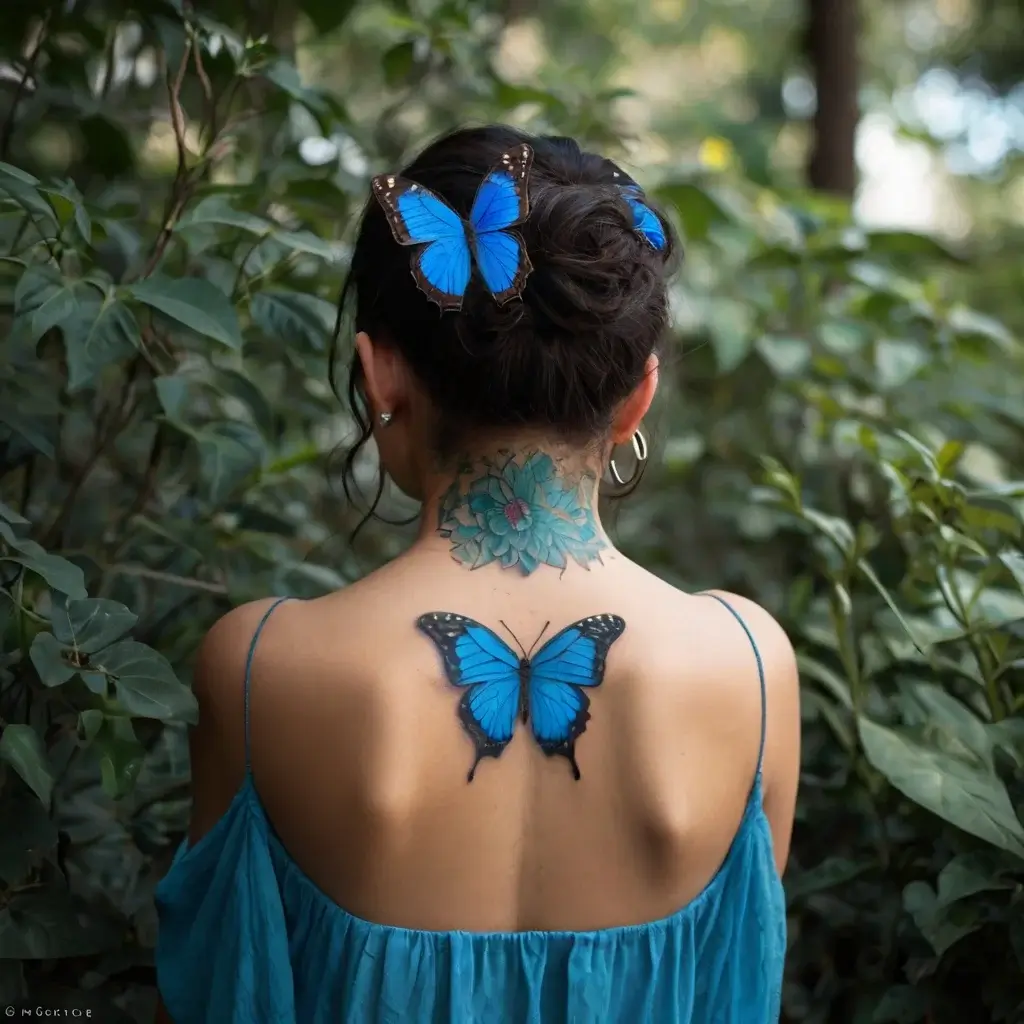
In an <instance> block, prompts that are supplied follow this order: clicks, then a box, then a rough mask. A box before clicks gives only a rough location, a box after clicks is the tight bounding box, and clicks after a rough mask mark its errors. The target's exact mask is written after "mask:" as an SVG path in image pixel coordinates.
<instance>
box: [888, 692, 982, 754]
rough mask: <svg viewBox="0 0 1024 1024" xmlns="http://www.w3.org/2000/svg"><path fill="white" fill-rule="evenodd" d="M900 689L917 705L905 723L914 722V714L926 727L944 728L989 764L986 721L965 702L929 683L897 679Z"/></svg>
mask: <svg viewBox="0 0 1024 1024" xmlns="http://www.w3.org/2000/svg"><path fill="white" fill-rule="evenodd" d="M900 690H901V692H902V693H903V694H904V696H905V698H907V699H908V702H909V701H912V702H913V703H914V704H916V705H917V707H918V708H919V709H920V712H919V713H918V714H917V715H916V716H915V715H914V714H913V712H911V713H910V714H908V715H907V721H908V724H917V723H915V722H914V721H913V719H914V718H915V717H916V718H917V719H918V721H919V724H921V725H923V726H925V727H926V728H931V729H936V728H938V729H944V730H946V732H948V733H949V735H950V736H953V737H954V738H955V739H956V740H957V741H958V742H959V743H960V744H962V745H963V747H964V748H965V750H967V751H969V752H970V754H971V755H973V756H974V757H976V758H977V759H978V760H979V761H981V762H984V763H985V764H987V765H989V766H990V767H991V765H992V738H991V736H990V735H989V732H988V728H987V726H986V723H985V722H983V721H982V720H981V719H980V718H979V717H978V716H977V715H976V714H974V712H973V711H971V710H970V708H968V707H967V705H966V704H964V703H962V702H961V701H959V700H957V699H956V697H954V696H953V695H952V694H950V693H947V692H946V691H945V690H943V689H942V688H941V687H940V686H936V685H934V684H933V683H923V682H901V684H900Z"/></svg>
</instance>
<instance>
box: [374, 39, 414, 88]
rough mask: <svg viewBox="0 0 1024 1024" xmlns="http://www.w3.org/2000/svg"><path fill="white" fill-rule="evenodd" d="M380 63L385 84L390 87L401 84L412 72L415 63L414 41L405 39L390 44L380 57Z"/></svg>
mask: <svg viewBox="0 0 1024 1024" xmlns="http://www.w3.org/2000/svg"><path fill="white" fill-rule="evenodd" d="M380 64H381V68H382V69H383V71H384V81H385V82H386V83H387V85H388V86H389V87H390V88H392V89H394V88H396V87H397V86H399V85H401V84H402V83H403V82H405V81H406V80H407V79H408V77H409V76H410V75H411V74H412V69H413V67H415V64H416V44H415V41H414V40H411V39H407V40H405V41H404V42H401V43H397V44H396V45H395V46H392V47H391V49H390V50H388V51H387V52H386V53H385V54H384V56H383V57H382V58H381V62H380Z"/></svg>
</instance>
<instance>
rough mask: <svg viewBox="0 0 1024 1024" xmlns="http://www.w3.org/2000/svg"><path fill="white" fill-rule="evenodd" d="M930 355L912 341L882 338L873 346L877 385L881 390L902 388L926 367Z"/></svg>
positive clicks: (921, 346)
mask: <svg viewBox="0 0 1024 1024" xmlns="http://www.w3.org/2000/svg"><path fill="white" fill-rule="evenodd" d="M930 359H931V354H930V353H929V352H928V350H927V349H926V348H925V347H924V346H923V345H919V344H917V342H914V341H900V340H898V339H892V338H883V339H881V340H880V341H878V342H877V343H876V345H875V368H876V369H877V371H878V385H879V387H880V388H882V389H883V390H887V389H889V388H898V387H902V386H903V385H904V384H906V383H907V381H909V380H911V379H912V378H914V377H915V376H916V375H917V374H918V373H919V372H920V371H921V370H922V369H923V368H924V367H925V366H927V365H928V362H929V360H930Z"/></svg>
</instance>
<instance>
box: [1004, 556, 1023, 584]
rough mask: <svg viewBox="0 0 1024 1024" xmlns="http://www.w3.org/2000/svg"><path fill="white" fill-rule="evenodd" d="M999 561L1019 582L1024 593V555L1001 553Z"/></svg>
mask: <svg viewBox="0 0 1024 1024" xmlns="http://www.w3.org/2000/svg"><path fill="white" fill-rule="evenodd" d="M999 561H1000V562H1002V563H1003V565H1005V566H1006V568H1007V569H1009V570H1010V572H1011V573H1012V574H1013V578H1014V579H1015V580H1016V581H1017V586H1018V587H1020V589H1021V592H1022V593H1024V554H1021V553H1020V552H1019V551H1001V552H1000V553H999Z"/></svg>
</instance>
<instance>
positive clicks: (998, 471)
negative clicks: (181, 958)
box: [0, 0, 1024, 1024]
mask: <svg viewBox="0 0 1024 1024" xmlns="http://www.w3.org/2000/svg"><path fill="white" fill-rule="evenodd" d="M328 6H330V10H331V11H332V12H334V13H333V16H334V17H335V19H336V21H340V19H341V18H342V17H343V16H344V14H345V13H346V12H347V10H348V7H346V6H345V5H337V9H336V10H335V5H321V4H317V3H314V2H312V0H308V2H307V3H306V4H305V5H304V7H305V8H307V13H309V14H310V15H312V16H313V17H314V19H316V18H317V17H318V15H317V12H319V16H321V17H326V14H325V12H326V11H327V8H328ZM221 7H222V8H223V10H221V11H219V12H218V13H219V14H220V16H221V17H223V18H224V20H225V21H226V22H232V24H233V18H232V16H231V10H232V9H231V5H230V4H227V3H224V4H222V5H221ZM85 8H88V10H85ZM431 18H432V19H433V20H430V21H428V22H426V23H425V24H424V23H417V22H415V21H414V20H412V19H411V16H410V19H409V20H408V22H407V23H401V22H400V21H397V20H392V21H387V24H382V20H381V18H380V17H378V16H377V15H375V14H373V13H372V12H371V13H370V14H368V15H367V19H368V20H367V21H366V22H365V23H360V24H359V25H356V26H355V27H353V28H352V30H351V32H352V36H353V38H355V39H356V40H357V42H358V47H354V49H358V51H359V58H358V59H359V60H361V61H362V62H363V63H364V64H365V63H366V62H367V61H369V60H370V56H372V58H373V61H375V62H376V67H377V69H378V78H377V79H376V80H373V81H371V83H370V85H369V86H367V91H368V92H372V91H373V90H374V89H380V88H381V87H382V86H381V83H382V81H383V82H384V83H385V84H387V86H388V88H390V89H391V90H397V91H399V92H400V91H401V90H403V89H404V90H406V94H408V92H409V91H411V90H418V91H419V92H420V93H424V94H426V95H428V97H429V100H430V102H431V103H433V104H434V107H433V109H434V110H435V112H436V111H437V110H443V109H444V107H445V105H446V104H448V103H450V98H451V95H452V94H453V92H457V91H458V90H459V89H460V88H462V87H464V86H465V84H466V83H467V82H472V83H475V85H474V90H475V91H471V92H470V93H469V95H470V96H471V99H470V100H468V101H467V102H466V104H465V110H466V113H467V116H468V115H470V114H472V113H479V112H481V111H484V112H485V113H486V115H487V116H489V117H491V118H492V119H497V118H501V117H503V116H505V115H506V114H507V113H508V111H509V110H512V109H514V108H516V107H518V106H519V105H520V104H521V103H523V102H525V101H527V100H529V101H531V102H536V103H539V104H540V105H541V107H542V109H543V110H544V111H545V112H546V113H545V114H544V117H545V118H547V121H546V124H548V125H549V126H550V125H554V126H555V127H560V128H561V129H562V130H566V131H580V130H581V125H585V124H593V123H594V122H595V117H594V111H593V105H592V104H589V105H586V106H585V107H582V106H580V107H572V106H571V104H568V103H567V102H566V101H564V99H563V98H559V97H553V96H550V97H548V98H547V99H546V100H545V94H543V93H541V92H540V90H535V91H534V92H532V93H530V95H529V96H527V95H525V94H524V91H523V90H521V89H520V90H519V91H518V92H517V91H516V89H515V88H513V87H511V86H508V85H507V84H506V83H502V82H501V81H500V80H497V79H495V78H494V76H493V73H491V74H490V77H486V79H485V80H483V79H481V72H480V68H481V67H482V66H484V65H485V64H486V59H485V58H486V48H487V46H488V45H489V43H490V37H488V36H487V35H486V34H485V33H484V32H483V31H482V30H481V29H480V28H479V26H478V25H477V23H475V22H474V21H473V19H472V18H470V17H468V16H467V15H466V14H465V13H464V11H463V8H461V7H459V6H458V5H455V6H444V5H442V6H441V7H439V8H437V10H436V11H435V12H434V14H432V15H431ZM5 19H7V20H6V21H5V25H4V28H3V30H2V33H0V48H2V49H3V52H4V54H5V55H6V56H7V57H8V58H9V59H12V60H13V61H14V63H15V65H16V66H17V67H19V68H20V69H21V70H22V72H23V76H22V80H23V81H22V84H18V87H17V91H16V94H15V95H16V100H17V102H16V103H15V104H14V105H13V109H12V110H11V112H10V113H9V114H8V117H7V119H6V121H5V122H4V124H3V126H2V127H0V155H2V156H3V157H4V158H5V160H7V161H9V162H4V163H2V164H0V323H2V324H3V331H2V334H3V340H2V342H0V356H2V358H0V452H2V455H0V595H2V598H3V600H2V601H0V729H2V732H0V822H2V823H3V824H2V826H0V1003H8V1002H12V1001H13V1000H15V999H17V998H19V997H26V996H31V997H32V998H34V999H41V998H44V997H45V998H47V999H49V1000H56V999H61V998H64V999H67V1000H68V1005H71V1006H78V1007H80V1006H82V1001H83V999H85V998H89V999H92V1000H94V1002H93V1004H92V1005H94V1006H96V1007H101V1008H102V1009H103V1013H104V1016H102V1017H101V1019H103V1020H115V1019H124V1020H147V1019H150V1017H151V1014H152V1005H153V999H154V994H153V973H152V947H153V942H154V934H155V919H154V913H153V907H152V892H153V886H154V884H155V882H156V880H157V879H158V878H159V877H160V876H161V875H162V874H163V872H164V871H165V870H166V867H167V865H168V863H169V861H170V857H171V856H172V855H173V851H174V848H175V846H176V844H177V842H178V841H179V840H180V838H181V836H182V834H183V832H184V829H185V827H186V823H187V813H188V803H187V779H188V768H187V751H186V747H185V742H184V732H185V725H186V724H187V723H188V722H190V721H193V720H194V717H195V703H194V700H193V698H192V696H191V693H190V691H189V689H188V686H187V685H186V683H187V679H188V671H189V658H190V656H191V653H192V651H193V650H194V649H195V647H196V645H197V643H198V640H199V638H200V636H201V634H202V632H203V631H204V630H205V629H206V628H207V627H208V625H209V624H210V623H211V622H212V621H213V619H214V618H215V617H216V616H217V615H219V614H220V613H222V612H223V611H224V610H226V609H227V608H228V607H230V606H231V605H232V604H235V603H238V602H241V601H245V600H249V599H251V598H255V597H260V596H265V595H267V594H269V593H291V594H293V595H295V596H299V597H305V596H312V595H315V594H318V593H322V592H323V591H324V590H326V589H330V588H336V587H341V586H344V585H345V583H346V581H347V580H348V579H349V578H352V577H353V576H354V575H356V574H358V573H359V572H361V571H364V570H365V568H366V567H367V566H369V565H371V564H373V563H374V562H376V561H379V560H380V559H383V558H385V557H387V556H388V555H390V554H391V553H393V552H394V551H395V550H397V549H398V548H399V547H400V545H401V544H402V543H403V541H404V539H405V538H404V536H403V535H401V534H400V533H392V532H391V531H386V530H383V529H379V528H371V529H370V530H369V531H368V532H367V535H366V539H365V542H364V543H365V546H364V547H361V548H360V551H359V556H358V558H356V557H355V556H354V554H353V552H352V551H351V550H350V549H349V547H348V545H347V542H346V537H347V536H348V531H349V529H350V527H351V526H352V525H353V523H354V521H355V520H356V519H357V518H358V515H359V512H360V510H353V509H349V508H347V507H344V506H342V505H341V503H340V502H339V500H338V497H337V488H336V487H334V486H333V485H332V484H331V483H330V482H329V474H328V473H327V472H326V471H327V470H328V469H329V468H330V462H329V456H330V454H331V452H332V450H333V449H334V448H335V446H336V445H337V443H338V442H339V440H340V439H341V438H343V437H344V435H345V433H346V430H347V428H348V421H347V419H346V418H345V417H344V416H343V415H342V414H341V413H340V411H339V406H338V403H337V401H336V399H335V398H334V396H333V395H332V394H331V392H330V389H329V387H328V386H327V383H326V379H327V372H326V371H327V363H328V351H329V338H330V334H331V331H332V329H333V327H334V317H335V311H334V301H335V298H336V294H337V291H338V284H339V280H340V275H341V272H342V270H343V266H344V262H345V259H346V257H347V249H346V246H345V244H344V241H343V239H344V237H345V234H344V232H345V230H346V229H347V228H348V226H349V223H350V220H351V215H352V212H353V211H354V209H355V208H356V205H357V204H358V203H360V202H361V201H362V200H363V198H364V196H365V194H366V174H367V173H368V169H370V168H371V167H372V169H373V170H376V169H383V168H384V167H386V166H393V165H394V163H395V162H396V161H397V160H398V158H399V151H400V150H401V149H402V148H403V146H404V142H405V139H406V137H407V136H408V134H409V130H408V129H402V127H401V126H402V122H401V120H400V119H398V120H395V119H392V118H391V117H390V113H386V114H381V116H380V118H379V119H378V118H377V114H378V111H377V109H376V108H371V107H369V106H367V105H366V104H365V103H364V102H363V101H364V100H365V95H364V96H363V97H362V100H361V99H360V96H358V95H354V96H353V97H350V100H351V102H350V107H351V108H352V109H356V108H357V107H359V106H360V104H361V103H362V109H363V113H362V115H361V116H360V117H358V118H357V117H353V116H351V115H350V114H349V112H348V111H347V110H346V109H345V108H344V107H342V106H341V105H340V104H339V103H338V102H337V101H336V100H335V99H333V98H332V97H331V96H329V95H327V94H326V93H324V92H322V91H318V90H316V89H313V88H311V87H309V86H308V85H304V84H303V83H302V81H301V79H300V76H299V74H298V72H297V71H296V70H295V67H294V65H293V64H292V63H291V62H290V61H289V60H288V59H287V49H288V47H287V38H286V34H285V35H284V36H281V38H277V36H273V32H272V36H273V37H272V39H271V40H263V39H260V40H255V41H254V40H253V39H252V38H250V37H246V36H245V34H244V33H241V34H236V33H235V31H234V30H233V28H232V27H231V26H230V25H228V24H222V23H220V22H214V21H212V20H211V19H209V18H206V17H199V16H194V15H188V16H187V17H186V16H184V15H182V14H181V13H180V10H179V8H178V7H177V6H176V5H173V4H162V3H156V2H153V3H149V4H142V5H140V7H139V8H138V9H137V10H136V11H135V12H134V13H131V14H130V15H129V13H128V12H127V10H124V9H122V8H121V7H119V6H118V5H116V4H111V5H104V4H91V5H61V6H60V7H59V8H58V7H56V6H55V7H54V8H53V9H52V11H51V12H50V13H49V14H46V15H44V17H43V18H42V19H41V20H40V19H38V18H36V17H35V15H34V14H33V13H32V12H31V11H29V10H28V9H27V8H26V9H23V8H22V5H15V9H14V13H13V14H12V15H11V16H10V17H9V18H8V17H7V15H5ZM321 27H323V26H321ZM327 27H332V26H327ZM272 28H273V26H272ZM274 31H277V33H278V35H279V36H280V35H281V33H280V31H279V26H278V27H277V28H276V29H274ZM417 40H425V41H426V42H425V43H420V42H417ZM275 43H276V44H277V45H275ZM374 47H376V49H374ZM368 54H369V55H370V56H368ZM353 59H356V58H355V57H354V58H353ZM428 75H429V76H430V78H429V88H427V85H426V84H425V82H426V81H427V76H428ZM30 83H31V87H30ZM389 95H390V94H389ZM601 102H603V100H602V101H601ZM369 111H372V112H369ZM438 116H441V117H442V118H443V116H444V115H438ZM597 120H598V121H599V122H600V123H601V124H603V125H608V124H609V123H611V122H610V121H609V120H608V119H607V118H604V117H602V118H598V119H597ZM440 123H441V122H440V121H436V119H435V121H431V122H430V124H429V126H428V127H435V126H437V125H438V124H440ZM15 129H17V130H15ZM403 131H404V132H405V134H403ZM311 133H312V134H314V135H319V136H322V138H321V140H320V146H321V148H324V147H326V148H327V149H328V150H329V149H330V147H331V146H333V147H335V150H336V151H337V150H340V153H341V155H340V157H339V156H337V155H332V156H329V158H328V159H327V160H326V161H325V162H324V163H322V164H320V165H318V166H311V165H310V164H309V163H307V162H306V160H304V159H302V158H301V157H300V148H299V144H300V142H301V141H302V138H303V136H305V135H309V134H311ZM598 141H599V142H600V144H602V145H605V144H606V142H605V140H598ZM19 146H20V147H21V148H20V149H19V148H18V147H19ZM62 153H63V154H64V155H63V156H61V155H60V154H62ZM54 154H57V155H56V156H55V155H54ZM306 155H307V157H308V156H309V154H308V152H307V154H306ZM58 158H59V159H58ZM60 160H62V161H63V163H62V168H63V171H62V173H63V174H64V176H63V177H61V178H59V179H58V178H56V177H55V176H54V174H53V173H52V171H50V170H47V168H48V167H50V168H52V166H53V165H54V163H55V162H59V161H60ZM30 171H31V172H32V173H30ZM652 191H654V192H655V194H656V195H657V197H658V198H659V199H660V200H661V201H662V202H663V203H664V204H665V205H666V207H667V208H668V209H669V211H670V213H671V214H672V215H673V216H676V217H677V218H678V220H679V222H680V226H681V227H682V229H683V230H684V233H685V236H686V238H687V241H688V255H689V260H688V267H687V270H686V272H685V274H684V276H683V278H682V279H681V280H680V282H679V285H678V288H677V294H676V296H675V298H676V308H677V314H678V315H677V320H678V322H679V325H680V328H679V329H680V342H681V346H680V347H681V350H682V351H683V352H685V356H684V357H683V358H681V359H680V360H679V361H678V362H676V363H675V364H673V365H671V366H669V367H668V370H667V372H666V373H665V387H664V389H663V392H664V394H663V399H662V412H661V431H660V432H661V434H662V435H663V437H662V438H661V450H662V452H663V453H664V458H663V460H662V462H661V464H660V465H659V466H656V467H653V470H654V471H653V472H651V473H650V474H648V477H647V479H646V480H645V483H644V487H643V489H642V490H641V492H640V494H639V495H638V496H637V497H636V498H635V499H634V500H633V501H632V502H630V503H628V504H626V505H623V506H622V507H621V508H619V510H618V512H617V518H616V522H617V529H618V533H619V535H620V538H621V539H622V541H623V544H624V546H625V547H626V548H627V550H629V552H630V553H631V554H633V555H634V556H635V557H637V558H638V559H639V560H641V561H642V562H644V563H645V564H647V565H650V566H651V567H653V568H654V569H655V570H656V571H658V572H659V573H661V574H662V575H664V576H665V577H666V578H667V579H669V580H671V581H672V582H676V583H679V584H681V585H684V586H687V587H698V586H710V585H715V586H727V587H730V588H732V589H736V590H739V591H742V592H744V593H746V594H749V595H750V596H751V597H753V598H755V599H757V600H760V601H761V602H762V603H764V604H765V605H766V606H767V607H769V608H770V609H771V610H772V611H773V612H774V613H775V614H776V615H777V616H779V618H780V619H781V620H782V622H783V623H784V625H785V626H786V628H787V629H788V631H789V632H790V635H791V636H792V637H793V639H794V642H795V644H796V646H797V648H798V652H799V657H800V664H801V670H802V677H803V682H804V715H805V736H804V750H805V753H804V774H803V780H802V792H801V801H800V806H799V810H798V824H797V833H796V842H795V846H794V853H793V862H792V866H791V871H790V873H789V876H788V878H787V892H788V896H789V902H790V915H791V918H790V932H791V949H790V955H789V977H788V982H787V988H786V998H785V1003H786V1011H785V1012H786V1016H787V1019H788V1020H792V1021H805V1022H824V1021H828V1022H830V1024H831V1022H837V1024H838V1022H844V1021H850V1022H855V1021H856V1022H861V1021H874V1022H879V1024H884V1022H888V1021H893V1022H896V1021H902V1022H913V1021H929V1022H932V1024H940V1022H944V1021H956V1022H957V1024H959V1022H961V1021H963V1020H970V1021H972V1022H973V1021H982V1020H993V1021H1008V1022H1014V1021H1019V1020H1021V1019H1022V1017H1021V1008H1022V1006H1024V982H1022V977H1024V925H1022V922H1024V914H1022V913H1021V908H1022V896H1021V894H1022V891H1024V890H1022V885H1021V883H1022V881H1024V829H1022V827H1021V823H1020V819H1019V817H1018V815H1017V813H1016V808H1019V807H1020V806H1021V804H1022V801H1024V688H1022V685H1021V665H1024V650H1022V648H1024V629H1022V623H1024V594H1022V588H1024V555H1022V549H1021V537H1022V533H1021V520H1022V515H1021V513H1022V507H1024V506H1022V498H1024V482H1020V481H1014V480H1013V479H1012V478H1011V477H1010V476H1009V475H1008V467H1012V466H1014V465H1017V464H1019V460H1020V455H1021V440H1022V430H1024V413H1022V411H1021V406H1020V402H1019V399H1018V392H1019V385H1018V384H1017V381H1019V379H1020V378H1019V374H1020V371H1021V368H1022V366H1021V362H1022V360H1021V353H1020V348H1019V346H1018V344H1017V341H1016V340H1015V339H1014V338H1013V337H1011V336H1010V335H1009V333H1008V332H1007V331H1006V329H1005V328H1003V327H1002V326H1001V325H1000V324H999V323H997V322H996V321H993V320H991V319H988V318H986V317H985V316H983V315H981V314H980V313H978V312H975V311H972V310H969V309H966V308H963V307H959V306H956V305H951V304H950V303H948V302H947V301H946V300H945V298H944V296H947V295H950V294H954V293H959V292H961V291H963V288H962V284H963V281H964V280H965V275H966V277H967V278H968V279H969V275H970V267H969V265H964V262H963V258H962V257H961V256H960V255H958V254H955V253H951V252H947V251H946V250H944V249H943V248H942V247H941V246H939V245H938V244H937V243H935V242H933V241H931V240H929V239H926V238H923V237H920V236H916V235H911V234H905V233H875V234H865V233H863V232H859V231H858V230H856V229H855V228H854V226H853V225H852V224H851V223H850V221H849V217H848V213H847V211H845V210H843V209H834V208H832V207H831V206H829V205H825V204H823V203H821V201H819V200H815V199H813V198H811V197H805V198H802V199H800V200H799V201H798V202H797V203H796V204H786V203H784V202H783V201H782V200H781V199H780V198H778V197H772V196H770V195H767V194H765V193H764V192H763V191H760V190H757V189H755V188H754V187H753V186H749V185H744V184H743V183H741V182H738V183H735V184H734V185H732V186H729V187H726V186H724V185H722V184H720V183H715V182H708V181H702V180H700V179H698V178H693V177H684V176H679V177H678V178H669V179H667V180H664V181H662V182H661V183H660V184H658V185H657V186H656V187H654V188H653V189H652ZM954 283H956V284H957V288H956V289H954V288H953V287H952V286H953V284H954ZM361 469H362V471H363V473H364V476H363V482H364V483H365V484H366V485H367V486H368V487H369V486H372V481H373V479H374V473H375V471H374V467H373V466H372V464H371V465H366V466H363V467H361ZM388 500H389V502H390V503H391V504H392V505H395V506H399V505H401V502H400V500H399V499H391V498H390V497H389V499H388ZM83 993H85V994H83Z"/></svg>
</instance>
